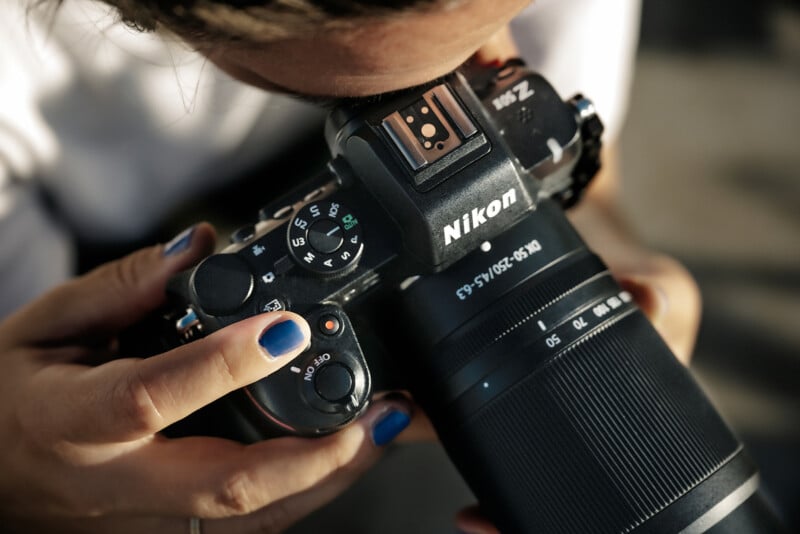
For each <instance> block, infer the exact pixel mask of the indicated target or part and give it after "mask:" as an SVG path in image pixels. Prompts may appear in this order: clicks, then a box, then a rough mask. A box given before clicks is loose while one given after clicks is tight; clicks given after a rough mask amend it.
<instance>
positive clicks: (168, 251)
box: [164, 226, 195, 256]
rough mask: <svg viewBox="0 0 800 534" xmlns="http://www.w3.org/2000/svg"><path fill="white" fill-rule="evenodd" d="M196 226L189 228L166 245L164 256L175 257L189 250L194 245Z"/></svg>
mask: <svg viewBox="0 0 800 534" xmlns="http://www.w3.org/2000/svg"><path fill="white" fill-rule="evenodd" d="M194 228H195V227H194V226H192V227H190V228H187V229H186V230H184V231H183V232H181V233H179V234H178V235H176V236H175V237H173V238H172V240H171V241H170V242H169V243H167V244H166V245H164V256H175V255H178V254H180V253H181V252H183V251H184V250H186V249H188V248H189V245H191V244H192V236H193V235H194Z"/></svg>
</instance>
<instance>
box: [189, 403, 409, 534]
mask: <svg viewBox="0 0 800 534" xmlns="http://www.w3.org/2000/svg"><path fill="white" fill-rule="evenodd" d="M409 409H410V406H409V405H407V404H406V403H405V401H402V400H400V399H395V400H392V401H385V403H384V404H382V405H380V406H375V407H373V409H372V411H370V412H369V413H368V414H367V415H366V416H365V418H364V420H363V421H362V425H363V426H364V427H365V428H368V429H372V428H374V426H375V425H376V424H380V422H381V421H385V420H386V417H387V415H389V414H393V413H396V412H395V411H396V410H400V411H401V412H402V413H410V412H407V411H406V410H409ZM416 415H417V414H416V413H415V417H416ZM412 420H413V419H412ZM397 430H398V428H397V427H393V432H394V431H397ZM370 432H372V431H371V430H370ZM402 434H405V430H403V431H402ZM402 434H401V435H402ZM395 435H396V434H395ZM382 439H386V436H384V437H383V438H382ZM398 441H399V440H398ZM374 443H375V442H374V439H370V440H369V441H368V446H367V447H366V448H365V449H364V452H363V453H362V454H361V455H357V456H356V457H355V459H354V460H352V461H350V462H349V463H348V464H347V465H346V467H345V468H339V469H336V470H334V471H332V472H331V474H330V475H327V476H324V477H322V478H320V479H319V481H317V482H314V483H313V484H312V485H311V486H310V487H308V489H305V490H302V491H300V492H298V493H294V494H293V495H290V496H289V497H285V498H283V499H281V500H278V501H276V502H273V503H272V504H270V505H268V506H266V507H264V508H262V509H260V510H258V511H257V512H255V513H253V514H249V515H246V516H240V517H235V518H229V519H225V520H209V521H207V522H206V523H205V524H204V532H208V533H209V534H214V533H217V532H219V533H220V534H225V532H258V533H272V532H282V531H283V530H284V529H286V528H288V527H290V526H291V525H293V524H294V523H295V522H297V521H298V520H299V519H301V518H303V517H305V516H307V515H308V514H310V513H311V512H313V511H314V510H317V509H319V508H320V507H322V506H324V505H325V504H327V503H329V502H330V501H332V500H333V499H334V498H336V497H337V496H338V495H340V494H341V493H342V492H343V491H344V490H345V489H347V488H348V487H350V485H352V484H353V482H355V481H356V480H357V479H358V477H360V476H361V475H362V474H363V473H364V472H365V471H366V470H367V469H368V468H369V467H371V466H372V465H373V464H374V463H375V461H376V460H377V459H378V458H379V456H380V452H381V447H379V446H375V445H374Z"/></svg>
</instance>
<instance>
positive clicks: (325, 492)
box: [0, 0, 700, 534]
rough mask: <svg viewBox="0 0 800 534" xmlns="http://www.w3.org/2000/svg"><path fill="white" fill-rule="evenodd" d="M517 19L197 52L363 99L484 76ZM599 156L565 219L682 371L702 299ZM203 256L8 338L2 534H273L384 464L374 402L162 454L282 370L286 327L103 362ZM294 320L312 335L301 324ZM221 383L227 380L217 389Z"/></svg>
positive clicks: (461, 19) (455, 14)
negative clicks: (173, 427)
mask: <svg viewBox="0 0 800 534" xmlns="http://www.w3.org/2000/svg"><path fill="white" fill-rule="evenodd" d="M526 3H527V2H523V1H516V0H515V1H511V0H474V1H471V2H463V3H461V4H459V6H458V7H457V8H456V9H454V10H451V11H448V12H440V13H428V14H425V15H420V14H407V15H405V16H403V17H402V18H400V19H399V20H396V21H389V22H382V23H377V24H364V25H361V26H360V29H359V30H358V31H357V32H356V33H355V34H353V33H352V32H351V33H349V34H345V33H328V34H325V35H312V36H309V37H307V38H304V39H302V40H291V41H290V40H287V41H280V42H277V43H271V44H269V45H261V46H258V47H255V46H242V45H237V46H232V45H220V44H216V45H214V46H207V45H205V44H203V43H193V44H194V46H195V47H196V48H197V49H198V50H199V51H200V52H201V53H203V54H205V55H207V56H208V58H209V60H211V61H212V62H214V63H215V64H216V65H218V66H219V67H220V68H222V69H224V70H225V71H227V72H228V73H230V74H231V75H233V76H235V77H237V78H239V79H241V80H243V81H245V82H247V83H251V84H253V85H256V86H259V87H263V88H274V87H275V86H278V87H283V88H286V89H288V90H291V91H293V92H297V93H302V94H308V95H317V96H320V95H323V96H331V95H332V96H360V95H366V94H373V93H380V92H385V91H390V90H395V89H400V88H404V87H408V86H411V85H415V84H418V83H422V82H425V81H427V80H430V79H433V78H435V77H438V76H440V75H442V74H445V73H447V72H448V71H450V70H452V69H453V68H455V67H456V66H458V65H459V64H460V63H462V62H463V61H464V60H466V59H467V58H469V57H470V56H471V55H473V54H476V57H477V59H478V60H480V61H486V62H489V61H494V60H502V59H506V58H508V57H513V56H514V55H516V51H515V49H514V46H513V43H512V42H511V40H510V37H509V34H508V32H507V30H506V29H505V24H506V23H507V22H508V21H509V20H510V19H511V18H512V17H513V15H514V14H515V13H516V12H517V11H519V9H521V8H522V7H524V5H525V4H526ZM173 30H174V31H176V32H177V33H180V29H179V28H173ZM432 51H433V53H432ZM606 156H607V157H606V165H605V168H604V171H602V172H601V174H600V175H599V176H598V177H597V178H596V179H595V182H594V185H593V186H592V187H591V188H590V190H589V191H588V193H587V196H586V199H585V200H584V201H583V203H582V204H581V206H580V207H579V208H577V209H576V210H574V212H573V213H572V215H571V216H572V220H573V222H574V223H575V224H576V226H577V227H578V229H579V230H581V231H582V233H583V235H584V237H585V238H586V239H587V241H588V242H589V244H590V246H592V247H593V248H595V249H596V250H599V251H600V252H601V253H602V255H603V256H604V259H605V260H606V262H607V263H608V264H609V266H610V268H611V270H612V272H614V273H615V275H616V276H617V277H618V279H619V280H620V281H621V283H622V284H623V285H625V286H626V287H627V288H628V289H629V290H631V292H632V293H633V295H634V296H635V298H636V299H637V301H638V303H639V304H640V306H641V307H642V308H643V309H644V311H645V313H647V315H648V316H649V317H650V318H651V320H653V322H654V324H655V326H656V328H657V329H658V330H659V332H660V333H661V334H662V335H663V336H664V337H665V339H666V340H667V342H668V343H669V344H670V346H671V347H672V348H673V350H674V351H675V353H676V354H677V355H678V357H679V358H680V359H681V361H683V362H684V363H687V362H688V359H689V354H690V352H691V347H692V345H693V343H694V336H695V334H696V331H697V326H698V321H699V311H700V301H699V296H698V295H699V294H698V292H697V288H696V286H695V285H694V283H693V282H692V280H691V277H689V276H688V274H687V273H686V271H685V270H684V269H683V268H682V267H680V266H679V265H678V264H677V263H676V262H675V261H674V260H671V259H669V258H666V257H664V256H662V255H659V254H655V253H653V252H651V251H648V250H646V249H645V248H643V247H641V246H640V245H639V244H638V243H637V242H636V240H635V239H634V238H633V235H632V233H631V232H630V231H629V230H628V229H627V227H626V225H625V224H624V222H623V220H622V219H621V217H620V216H619V212H618V210H617V208H616V206H615V204H614V198H615V196H614V189H615V187H616V184H617V180H616V176H617V172H616V165H615V162H616V152H615V151H613V150H611V151H609V152H608V153H607V154H606ZM213 247H214V233H213V230H212V229H211V228H210V227H209V226H208V225H200V226H199V227H198V228H197V229H196V231H195V234H194V237H193V239H192V242H191V246H190V247H189V248H188V249H187V250H185V251H183V252H182V253H180V254H178V255H176V256H167V257H165V256H164V255H163V254H162V252H163V246H160V245H159V246H155V247H151V248H149V249H144V250H142V251H139V252H136V253H134V254H133V255H131V256H129V257H127V258H123V259H121V260H118V261H116V262H113V263H111V264H108V265H105V266H103V267H100V268H99V269H98V270H96V271H94V272H92V273H90V274H88V275H86V276H83V277H81V278H78V279H76V280H74V281H72V282H70V283H68V284H65V285H64V286H61V287H59V288H57V289H55V290H54V291H52V292H50V293H48V294H47V295H45V296H43V297H42V298H40V299H39V300H37V301H36V302H34V303H32V304H31V305H29V306H27V307H25V308H24V309H22V310H20V311H19V312H18V313H16V314H15V315H13V316H11V317H9V318H8V319H6V320H5V321H4V322H3V323H0V354H2V355H3V358H4V372H3V375H2V377H0V427H2V428H3V429H4V430H3V432H0V472H2V473H3V477H0V517H3V522H4V525H6V526H8V528H10V529H12V530H11V531H12V532H13V531H20V532H29V531H37V532H38V531H42V532H48V531H55V532H98V533H99V532H117V533H127V532H130V533H140V532H152V533H157V534H158V533H173V532H174V533H185V532H187V531H188V523H187V519H186V518H187V517H190V516H199V517H203V518H204V521H203V532H204V533H206V534H209V533H211V534H213V533H215V532H220V533H221V532H243V533H247V532H262V533H264V532H267V533H269V532H280V531H281V530H283V529H284V528H286V527H287V526H289V525H291V524H292V523H293V522H295V521H296V520H297V519H299V518H301V517H303V516H305V515H307V514H308V513H310V512H311V511H312V510H314V509H316V508H318V507H320V506H322V505H323V504H325V503H327V502H328V501H330V500H331V499H333V498H334V497H335V496H336V495H338V494H339V493H341V492H342V491H343V490H344V489H345V488H346V487H347V486H348V485H349V484H350V483H352V482H353V481H354V480H355V479H356V478H357V477H358V476H359V474H360V473H362V472H363V471H364V470H366V469H367V468H368V467H369V466H370V465H372V464H373V463H374V462H375V461H376V460H377V459H378V458H379V456H380V454H381V448H380V447H376V446H375V445H374V444H373V443H372V441H371V439H370V433H371V429H372V427H373V425H374V424H375V423H376V421H378V420H379V419H380V417H381V416H382V415H384V414H385V413H387V411H389V410H399V411H404V412H406V413H412V412H413V411H414V408H413V406H412V405H411V404H410V403H408V402H407V401H405V400H403V399H402V398H399V399H398V398H392V399H384V400H378V401H376V402H375V403H374V406H373V407H372V408H371V409H370V410H369V411H368V413H367V414H366V415H365V416H364V417H363V418H362V419H361V420H359V421H358V422H357V423H355V424H353V425H351V426H350V427H348V428H347V429H346V430H344V431H342V432H339V433H337V434H334V435H332V436H328V437H325V438H321V439H314V440H306V439H299V438H281V439H276V440H270V441H267V442H262V443H258V444H254V445H249V446H244V445H241V444H238V443H233V442H229V441H225V440H220V439H213V438H204V437H197V438H188V439H181V440H168V439H165V438H163V437H161V436H160V435H159V434H158V432H159V431H160V430H161V429H163V428H165V427H166V426H168V425H169V424H170V423H171V422H173V421H176V420H178V419H180V418H182V417H183V416H185V415H186V414H188V413H191V412H192V411H194V410H196V409H197V408H198V407H200V406H203V405H205V404H207V403H209V402H211V401H213V400H215V399H216V398H218V397H220V396H222V395H224V394H225V393H227V392H228V391H232V390H235V389H237V388H239V387H242V386H244V385H246V384H248V383H250V382H253V381H255V380H257V379H259V378H262V377H264V376H267V375H269V374H270V373H271V372H274V371H275V370H277V369H278V368H279V367H280V366H281V365H283V363H285V362H288V361H290V360H291V358H292V355H288V356H285V357H284V358H282V359H280V360H275V361H273V360H270V359H269V358H265V357H264V353H263V350H262V349H261V348H260V347H259V346H258V344H257V338H258V336H259V335H260V333H261V332H262V331H263V330H264V329H265V328H267V327H268V326H269V325H270V324H273V323H274V322H276V321H280V320H282V319H284V318H285V316H284V315H280V314H264V315H261V316H257V317H253V318H251V319H248V320H246V321H242V322H240V323H237V324H235V325H231V326H229V327H227V328H225V329H223V330H221V331H219V332H217V333H215V334H214V335H211V336H209V337H207V338H204V339H202V340H199V341H197V342H195V343H192V344H190V345H186V346H184V347H181V348H178V349H175V350H173V351H170V352H169V353H166V354H164V355H161V356H159V357H157V358H151V359H147V360H139V359H125V360H116V361H113V362H107V360H109V359H110V357H111V356H113V354H114V347H115V337H116V335H117V334H118V333H119V332H120V331H122V330H124V329H125V328H126V327H127V326H129V325H132V324H134V323H136V322H138V321H139V320H141V319H142V318H143V317H145V316H146V315H147V314H148V313H150V312H151V311H152V310H154V309H156V308H157V307H158V306H159V305H160V304H161V303H162V301H163V294H164V287H165V284H166V280H167V279H168V278H169V277H170V276H171V275H172V274H174V273H176V272H178V271H180V270H182V269H185V268H187V267H188V266H190V265H192V264H194V263H196V262H198V261H199V260H200V259H202V258H203V257H204V256H205V255H207V254H208V253H210V252H211V251H212V250H213ZM284 313H285V312H284ZM295 319H296V320H297V321H298V322H299V323H300V324H302V325H303V328H304V331H305V332H306V335H307V332H308V327H307V325H305V322H304V321H303V320H302V318H300V317H295ZM104 362H106V363H104ZM89 363H91V365H89ZM220 369H227V371H226V372H225V373H223V375H222V376H223V379H222V380H221V379H220ZM209 383H212V384H215V387H212V388H209V387H208V384H209ZM192 384H194V385H195V387H192ZM403 436H404V437H405V439H428V438H430V437H431V436H432V432H431V428H430V425H429V423H428V422H427V420H426V419H425V418H424V417H423V416H422V415H421V414H419V413H415V414H414V418H413V423H412V426H411V427H410V428H408V429H407V430H406V431H405V432H404V433H403V435H402V436H401V438H402V437H403ZM198 466H202V468H198ZM457 526H458V528H459V529H460V530H462V531H464V532H475V533H489V532H496V530H495V529H494V527H492V525H491V524H490V523H489V522H488V521H486V520H485V519H484V518H482V517H481V516H480V514H479V512H477V511H476V510H475V509H471V510H467V511H465V512H463V513H461V514H460V515H459V517H458V518H457Z"/></svg>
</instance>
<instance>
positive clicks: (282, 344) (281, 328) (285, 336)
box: [258, 320, 306, 358]
mask: <svg viewBox="0 0 800 534" xmlns="http://www.w3.org/2000/svg"><path fill="white" fill-rule="evenodd" d="M305 341H306V338H305V336H304V335H303V331H302V330H301V329H300V325H298V324H297V323H295V322H294V321H292V320H287V321H283V322H280V323H276V324H273V325H272V326H270V327H269V328H268V329H267V330H264V332H263V333H262V334H261V337H260V338H259V339H258V344H259V345H261V346H262V347H263V348H264V349H266V351H267V352H268V353H269V355H270V356H272V357H273V358H277V357H278V356H283V355H284V354H286V353H288V352H291V351H292V350H294V349H296V348H298V347H300V346H302V345H303V344H304V343H305Z"/></svg>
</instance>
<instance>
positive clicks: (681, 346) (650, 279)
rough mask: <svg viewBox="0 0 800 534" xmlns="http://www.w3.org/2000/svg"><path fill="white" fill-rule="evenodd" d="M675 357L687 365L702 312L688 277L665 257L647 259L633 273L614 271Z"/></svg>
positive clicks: (678, 264)
mask: <svg viewBox="0 0 800 534" xmlns="http://www.w3.org/2000/svg"><path fill="white" fill-rule="evenodd" d="M614 274H615V276H617V277H618V279H619V280H620V284H621V285H622V286H623V287H624V288H625V289H626V290H627V291H628V292H630V293H631V294H632V295H633V297H634V299H635V300H636V303H637V304H638V305H639V307H640V308H641V309H642V311H643V312H644V313H645V315H647V317H648V318H649V319H650V321H651V322H652V323H653V326H654V327H655V329H656V330H657V331H658V333H659V334H661V337H663V338H664V341H665V342H666V343H667V345H668V346H669V348H670V349H671V350H672V352H673V353H674V354H675V356H676V357H677V358H678V359H679V360H680V361H681V362H682V363H683V364H684V365H689V361H690V360H691V356H692V350H693V348H694V344H695V341H696V338H697V331H698V329H699V326H700V316H701V312H702V301H701V297H700V290H699V289H698V287H697V284H696V283H695V281H694V279H693V278H692V276H691V274H689V272H688V271H687V270H686V268H685V267H683V266H682V265H681V264H680V263H678V262H677V261H675V260H674V259H672V258H669V257H667V256H661V255H659V256H651V257H649V258H648V259H647V261H643V262H641V263H640V264H639V265H638V266H637V268H636V269H635V270H626V271H616V272H615V273H614Z"/></svg>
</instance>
